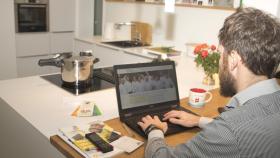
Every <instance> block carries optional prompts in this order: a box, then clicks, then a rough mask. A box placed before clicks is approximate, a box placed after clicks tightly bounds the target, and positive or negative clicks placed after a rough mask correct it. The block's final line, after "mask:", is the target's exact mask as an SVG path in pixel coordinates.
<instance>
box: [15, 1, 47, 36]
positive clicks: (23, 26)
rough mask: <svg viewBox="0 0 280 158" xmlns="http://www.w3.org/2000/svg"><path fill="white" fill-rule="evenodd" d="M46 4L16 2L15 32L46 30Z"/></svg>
mask: <svg viewBox="0 0 280 158" xmlns="http://www.w3.org/2000/svg"><path fill="white" fill-rule="evenodd" d="M47 20H48V16H47V4H18V5H17V32H47V31H48V22H47Z"/></svg>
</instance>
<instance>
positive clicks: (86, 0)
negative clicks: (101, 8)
mask: <svg viewBox="0 0 280 158" xmlns="http://www.w3.org/2000/svg"><path fill="white" fill-rule="evenodd" d="M93 8H94V0H76V26H75V32H76V37H91V36H92V35H93V20H94V17H93Z"/></svg>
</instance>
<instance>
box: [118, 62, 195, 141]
mask: <svg viewBox="0 0 280 158" xmlns="http://www.w3.org/2000/svg"><path fill="white" fill-rule="evenodd" d="M113 69H114V79H115V85H116V94H117V100H118V110H119V116H120V120H121V122H123V123H125V124H126V125H127V126H129V127H130V128H131V129H133V130H134V131H135V132H136V133H138V134H139V135H141V136H143V137H146V136H145V133H144V132H143V131H142V129H141V128H140V126H139V125H138V124H137V122H138V121H140V120H141V118H142V117H144V116H146V115H151V116H154V115H157V116H159V118H160V119H162V118H163V115H164V114H165V113H166V112H168V111H171V110H183V111H186V112H189V113H193V112H191V111H189V110H187V109H185V108H183V107H181V106H180V105H179V101H180V100H179V93H178V85H177V77H176V70H175V64H174V62H173V61H165V62H151V63H139V64H126V65H115V66H114V67H113ZM193 114H194V113H193ZM167 124H168V130H167V132H166V133H165V135H170V134H175V133H179V132H183V131H185V130H188V129H192V128H193V127H192V128H188V127H183V126H180V125H175V124H172V123H169V122H168V121H167Z"/></svg>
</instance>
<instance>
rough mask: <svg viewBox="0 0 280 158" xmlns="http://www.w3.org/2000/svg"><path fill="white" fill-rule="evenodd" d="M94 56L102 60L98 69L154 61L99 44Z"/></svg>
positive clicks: (97, 65) (94, 49)
mask: <svg viewBox="0 0 280 158" xmlns="http://www.w3.org/2000/svg"><path fill="white" fill-rule="evenodd" d="M93 55H94V56H95V57H97V58H99V59H100V62H99V63H97V64H96V67H111V66H113V65H120V64H132V63H144V62H150V61H152V59H150V58H147V57H143V56H140V55H136V54H133V53H128V52H125V51H123V50H118V49H115V48H111V47H108V46H104V45H98V44H97V45H95V46H94V47H93Z"/></svg>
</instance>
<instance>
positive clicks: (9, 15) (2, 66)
mask: <svg viewBox="0 0 280 158" xmlns="http://www.w3.org/2000/svg"><path fill="white" fill-rule="evenodd" d="M0 20H1V24H0V80H1V79H9V78H15V77H16V76H17V72H16V48H15V21H14V1H13V0H1V1H0Z"/></svg>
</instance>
